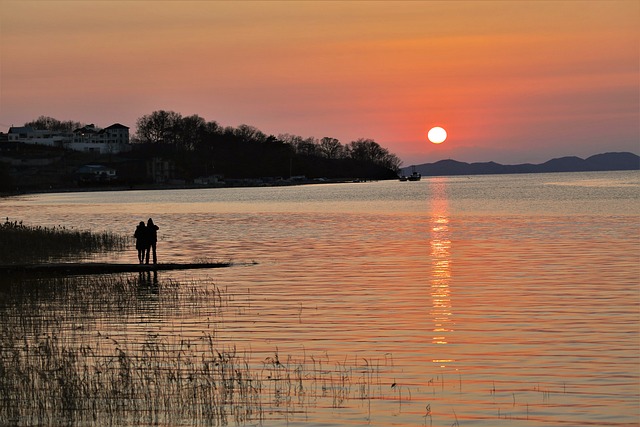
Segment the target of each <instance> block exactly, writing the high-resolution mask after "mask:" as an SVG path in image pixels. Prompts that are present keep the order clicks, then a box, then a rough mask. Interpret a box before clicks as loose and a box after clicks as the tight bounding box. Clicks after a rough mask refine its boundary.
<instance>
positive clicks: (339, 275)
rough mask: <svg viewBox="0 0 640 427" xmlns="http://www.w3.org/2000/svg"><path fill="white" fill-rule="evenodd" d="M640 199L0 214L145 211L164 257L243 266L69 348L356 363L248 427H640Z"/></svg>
mask: <svg viewBox="0 0 640 427" xmlns="http://www.w3.org/2000/svg"><path fill="white" fill-rule="evenodd" d="M639 190H640V174H639V173H637V172H615V173H575V174H574V173H568V174H540V175H503V176H472V177H455V178H428V179H423V180H422V181H420V182H395V181H394V182H374V183H353V184H338V185H313V186H301V187H278V188H239V189H204V190H180V191H130V192H97V193H64V194H43V195H32V196H23V197H17V198H10V199H3V200H0V217H9V218H10V219H11V220H23V221H24V222H25V223H27V224H30V225H35V224H41V225H46V226H53V225H64V226H66V227H75V228H80V229H91V230H94V231H102V230H109V231H114V232H118V233H122V234H127V235H132V234H133V231H134V229H135V225H136V224H137V222H139V221H140V220H146V219H147V218H148V217H153V219H154V222H155V223H156V224H158V225H159V226H160V230H159V239H160V240H159V243H158V253H159V255H158V256H159V261H160V262H188V261H193V260H197V259H202V258H205V259H210V260H220V261H226V260H232V261H234V262H235V263H237V265H236V266H234V267H231V268H227V269H216V270H205V271H202V270H194V271H186V272H185V271H181V272H160V273H159V274H158V280H159V281H166V280H169V279H171V280H176V281H181V282H189V283H191V285H190V286H196V287H199V288H202V289H211V288H212V287H217V288H219V289H224V290H225V292H226V293H227V294H228V295H230V296H231V301H230V302H229V303H228V305H227V306H226V307H225V309H224V310H221V311H216V312H213V311H212V310H208V309H207V307H211V305H212V301H211V298H212V297H211V295H210V294H207V293H203V294H202V296H201V297H199V298H195V299H194V298H192V299H190V300H188V301H186V299H185V301H182V300H181V301H182V302H176V301H175V299H174V300H171V301H169V300H165V299H163V298H162V297H161V296H160V297H158V298H145V297H141V298H140V300H139V301H137V302H136V307H134V308H132V309H131V310H130V311H125V312H124V313H125V314H124V315H123V314H122V313H119V314H118V315H117V316H114V315H113V312H111V311H109V310H106V309H105V310H104V312H103V313H100V312H99V313H98V314H97V320H96V321H95V324H94V325H93V326H91V328H89V327H84V326H82V325H80V326H78V325H70V326H69V328H70V329H75V330H80V331H81V332H77V333H75V335H74V336H75V337H76V338H75V339H78V340H91V339H95V336H96V333H97V331H98V332H101V334H102V335H104V334H109V335H110V336H111V337H112V338H114V339H116V340H119V341H120V342H128V343H132V345H133V344H134V343H135V342H136V341H142V340H144V338H145V337H147V336H149V335H150V334H155V335H161V336H166V337H169V338H171V337H173V338H175V337H178V338H179V339H181V338H183V337H187V338H189V337H191V338H193V339H197V337H199V336H202V334H203V331H211V330H215V334H216V337H217V339H218V340H219V343H220V345H221V346H228V347H229V348H232V347H233V346H235V347H236V348H237V349H238V350H240V351H244V352H246V354H248V355H249V356H248V357H249V358H251V359H252V360H256V361H260V360H264V359H265V358H267V357H270V356H273V355H274V354H275V353H276V352H277V353H278V355H279V357H280V359H281V360H284V359H285V358H286V357H291V358H293V359H298V360H312V359H313V360H314V361H317V360H322V361H323V363H324V364H326V365H328V366H329V365H331V366H350V367H354V370H353V371H352V373H351V375H352V378H351V380H350V383H351V384H352V388H353V390H351V391H350V393H348V394H347V395H346V398H345V399H344V401H340V402H339V404H335V400H333V401H331V399H329V400H327V399H324V398H323V397H322V395H321V393H319V395H320V396H319V397H316V398H314V399H313V400H307V401H305V403H304V405H302V407H301V408H296V410H290V411H288V410H286V409H283V408H279V409H276V408H274V409H273V410H272V411H271V412H270V413H269V415H268V416H266V417H263V419H261V420H260V421H254V422H252V421H251V420H249V422H248V423H256V424H262V425H282V424H284V423H285V422H286V423H288V424H289V425H305V426H306V425H315V426H337V425H399V426H416V425H433V426H451V425H460V426H487V427H490V426H499V425H503V426H586V425H595V426H605V425H607V426H637V425H639V417H640V409H639V401H640V356H639V354H640V329H639V324H640V322H639V321H640V293H639V291H640V287H639V285H640V221H639V219H640V200H639V199H640V191H639ZM96 259H108V260H110V261H114V262H132V263H133V262H135V260H136V253H135V250H134V248H133V247H132V248H131V250H129V251H127V252H125V253H121V254H116V255H113V254H110V255H102V256H98V257H96ZM254 261H255V262H256V264H255V265H253V264H252V263H253V262H254ZM5 305H6V304H5ZM45 309H47V310H49V309H50V310H52V311H56V312H57V311H61V312H62V314H60V316H61V319H62V320H61V321H62V322H64V321H65V320H64V319H65V314H64V313H65V312H67V311H68V310H74V309H77V310H80V311H81V310H82V309H81V307H80V308H78V307H76V308H74V307H73V306H72V307H71V308H70V307H69V306H67V307H65V308H63V309H61V308H60V307H56V306H55V304H52V305H49V306H46V308H45ZM76 319H77V318H76ZM76 321H77V320H76ZM85 329H90V330H85ZM371 365H374V366H376V374H375V378H374V379H373V380H372V381H371V382H372V383H373V384H374V385H375V387H374V388H375V390H374V391H368V392H367V393H366V396H365V393H363V392H362V390H361V391H357V386H358V384H360V381H359V380H358V375H359V374H358V373H357V372H361V371H358V367H362V366H371ZM274 406H275V405H274Z"/></svg>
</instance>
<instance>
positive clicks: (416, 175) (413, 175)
mask: <svg viewBox="0 0 640 427" xmlns="http://www.w3.org/2000/svg"><path fill="white" fill-rule="evenodd" d="M412 168H413V172H412V173H411V175H409V176H406V175H404V174H403V175H401V176H400V178H399V179H400V181H402V182H404V181H420V179H421V178H422V175H421V174H420V172H417V171H416V167H415V166H413V167H412Z"/></svg>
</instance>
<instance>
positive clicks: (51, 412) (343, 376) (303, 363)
mask: <svg viewBox="0 0 640 427" xmlns="http://www.w3.org/2000/svg"><path fill="white" fill-rule="evenodd" d="M7 295H8V298H6V299H5V300H3V301H2V302H0V315H1V316H2V318H3V322H2V325H0V425H57V424H65V425H87V424H99V425H101V424H110V425H124V424H127V425H150V424H153V425H166V426H168V425H178V424H189V425H228V424H237V425H242V424H247V423H262V422H264V421H266V420H269V419H274V418H275V419H278V420H283V419H289V417H291V416H295V415H296V414H304V413H305V412H306V411H308V410H309V408H311V407H314V406H316V405H320V406H323V407H334V408H338V407H341V406H343V405H344V404H345V402H346V401H347V400H349V399H361V400H369V401H370V400H372V399H376V398H382V394H383V392H382V388H383V386H382V384H381V381H380V372H381V369H384V367H383V368H381V367H380V365H379V364H378V363H377V362H373V361H370V360H366V359H362V358H354V359H353V361H352V363H349V362H347V361H346V360H344V361H341V362H335V361H332V360H330V359H329V356H328V355H324V356H321V357H315V356H307V355H303V356H302V357H301V358H294V357H291V356H286V357H281V356H280V355H279V353H278V351H277V349H275V351H274V353H273V354H272V355H270V356H268V357H256V356H254V355H253V354H250V353H247V352H242V351H238V350H237V349H236V348H235V347H234V346H232V345H229V344H222V343H220V342H219V341H218V339H217V336H216V332H215V331H213V332H212V331H210V330H204V331H202V332H201V334H200V335H199V336H194V335H193V332H190V333H189V334H180V333H170V334H167V333H148V332H147V333H144V334H140V335H138V336H135V337H134V336H126V335H125V336H124V338H125V339H122V338H123V335H119V336H115V337H114V336H113V335H112V332H114V331H113V330H112V329H108V328H110V327H113V325H114V324H117V322H119V323H120V324H121V325H122V327H124V325H125V324H126V323H129V322H132V319H136V318H140V313H142V312H144V311H145V310H148V306H147V302H148V301H149V300H152V303H153V305H154V306H156V307H165V308H164V309H163V310H167V311H160V312H154V316H159V320H160V322H162V321H163V319H166V320H167V321H169V320H168V319H175V318H180V316H181V314H183V315H187V316H192V315H193V314H195V315H197V316H202V315H203V314H206V315H207V316H210V317H211V318H217V319H220V318H222V317H223V313H225V312H228V311H230V307H231V306H232V304H233V298H234V297H233V295H231V294H230V293H229V292H228V291H226V290H223V289H220V288H218V287H217V286H215V285H212V284H210V283H207V284H202V283H198V282H193V283H178V282H175V281H170V280H154V278H153V277H148V276H146V275H144V276H138V275H135V274H131V275H114V276H96V277H76V278H50V279H41V280H34V281H30V282H26V281H25V282H22V283H20V284H14V285H13V286H11V287H10V288H8V289H7ZM197 301H200V304H197ZM203 301H206V304H202V302H203ZM204 310H206V313H205V312H204ZM231 311H233V310H231ZM105 316H107V317H105ZM109 319H111V320H112V321H114V322H115V323H113V324H111V326H108V325H109V324H110V320H109ZM115 319H117V322H116V320H115ZM105 327H107V329H106V330H105V329H102V330H101V329H100V328H105Z"/></svg>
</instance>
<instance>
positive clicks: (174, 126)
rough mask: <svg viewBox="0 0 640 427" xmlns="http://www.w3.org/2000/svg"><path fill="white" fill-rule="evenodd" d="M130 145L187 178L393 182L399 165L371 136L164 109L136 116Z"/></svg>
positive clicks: (50, 122)
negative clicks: (275, 131) (232, 122)
mask: <svg viewBox="0 0 640 427" xmlns="http://www.w3.org/2000/svg"><path fill="white" fill-rule="evenodd" d="M25 126H32V127H34V128H36V129H49V130H65V131H70V130H72V129H73V128H77V127H82V126H83V124H81V123H78V122H72V121H67V122H60V121H58V120H56V119H52V118H50V117H40V118H39V119H37V120H34V121H32V122H29V123H25ZM131 142H132V145H133V147H134V149H133V152H132V153H128V154H129V155H130V156H134V157H137V158H149V157H160V158H166V159H171V160H172V161H173V162H175V165H176V174H177V175H179V177H181V178H184V179H186V180H191V179H194V178H196V177H198V176H207V175H215V174H217V175H223V176H225V177H227V178H259V177H267V176H269V177H276V176H280V177H289V176H291V175H304V176H306V177H307V178H319V177H326V178H348V177H357V178H367V179H385V178H395V177H396V176H397V172H398V171H399V169H400V166H401V165H402V162H401V160H400V159H399V158H398V157H397V156H396V155H395V154H393V153H390V152H389V150H387V149H386V148H384V147H382V146H380V145H379V144H378V143H377V142H375V141H374V140H373V139H369V138H359V139H357V140H354V141H350V142H349V143H347V144H343V143H342V142H340V141H339V140H338V139H337V138H332V137H322V138H315V137H302V136H298V135H292V134H288V133H283V134H279V135H277V136H275V135H267V134H265V133H264V132H262V131H261V130H259V129H258V128H256V127H254V126H250V125H246V124H241V125H239V126H238V127H231V126H226V127H225V126H221V125H220V124H218V123H217V122H216V121H207V120H205V119H204V118H202V117H200V116H198V115H190V116H182V115H181V114H180V113H177V112H174V111H165V110H158V111H154V112H152V113H151V114H148V115H144V116H142V117H140V118H139V119H138V120H137V122H136V132H135V134H134V135H133V136H132V137H131Z"/></svg>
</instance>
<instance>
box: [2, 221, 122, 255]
mask: <svg viewBox="0 0 640 427" xmlns="http://www.w3.org/2000/svg"><path fill="white" fill-rule="evenodd" d="M128 244H129V238H128V237H124V236H119V235H117V234H114V233H110V232H102V233H94V232H90V231H82V230H70V229H67V228H65V227H60V226H59V227H42V226H29V225H24V224H23V223H22V221H20V222H18V221H13V222H11V221H9V219H8V218H7V219H6V221H5V222H4V223H2V224H0V263H2V264H21V263H33V262H44V261H52V260H61V259H68V258H70V257H71V258H73V257H81V256H84V255H88V254H91V253H96V252H106V251H112V250H123V249H124V248H126V246H127V245H128Z"/></svg>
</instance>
